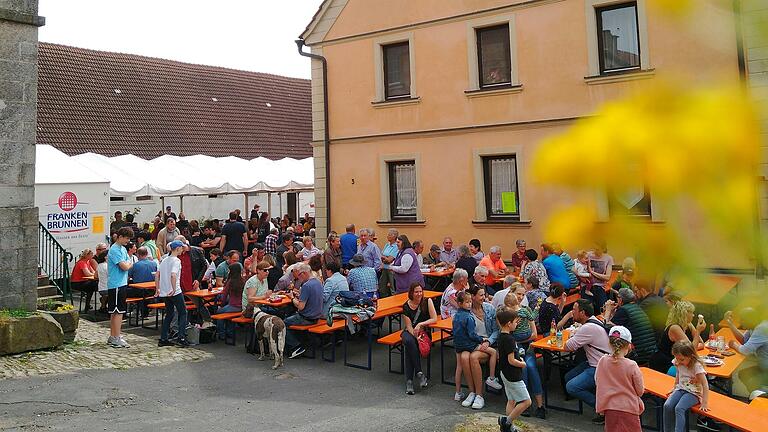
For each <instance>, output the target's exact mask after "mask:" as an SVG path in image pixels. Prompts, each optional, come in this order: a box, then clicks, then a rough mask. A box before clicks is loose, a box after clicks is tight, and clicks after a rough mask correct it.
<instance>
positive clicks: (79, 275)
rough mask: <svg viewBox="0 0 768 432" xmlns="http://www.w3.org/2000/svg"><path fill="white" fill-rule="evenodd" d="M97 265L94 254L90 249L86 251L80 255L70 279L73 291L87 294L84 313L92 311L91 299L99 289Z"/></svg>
mask: <svg viewBox="0 0 768 432" xmlns="http://www.w3.org/2000/svg"><path fill="white" fill-rule="evenodd" d="M95 263H96V262H95V261H94V260H93V252H92V251H91V250H90V249H84V250H83V251H82V252H81V253H80V258H78V260H77V262H76V263H75V267H74V268H73V269H72V276H71V277H70V281H71V282H72V289H76V290H78V291H80V292H83V293H85V294H86V297H85V309H84V311H83V312H84V313H86V312H88V311H89V310H91V298H93V293H95V292H96V290H97V289H98V287H99V282H98V281H97V280H96V267H94V266H93V264H95Z"/></svg>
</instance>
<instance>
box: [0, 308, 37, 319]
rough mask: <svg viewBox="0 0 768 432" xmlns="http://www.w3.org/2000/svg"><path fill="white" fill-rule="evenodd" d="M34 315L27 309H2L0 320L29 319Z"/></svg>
mask: <svg viewBox="0 0 768 432" xmlns="http://www.w3.org/2000/svg"><path fill="white" fill-rule="evenodd" d="M34 314H35V312H30V311H28V310H25V309H0V318H27V317H30V316H32V315H34Z"/></svg>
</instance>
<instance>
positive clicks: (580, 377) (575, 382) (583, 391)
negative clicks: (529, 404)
mask: <svg viewBox="0 0 768 432" xmlns="http://www.w3.org/2000/svg"><path fill="white" fill-rule="evenodd" d="M594 314H595V310H594V306H593V305H592V302H591V301H590V300H588V299H579V300H576V303H574V304H573V319H574V321H576V322H578V323H580V324H581V327H579V329H578V330H576V332H575V333H574V334H572V335H571V337H570V338H569V339H568V341H567V342H566V343H565V350H566V351H576V350H578V349H579V348H584V351H586V354H587V360H586V361H584V362H582V363H581V364H578V365H576V366H575V367H574V368H573V369H571V370H570V371H568V373H566V374H565V382H566V383H565V390H566V391H567V392H568V394H570V395H572V396H575V397H577V398H579V399H581V400H582V401H584V403H586V404H587V405H589V406H591V407H594V406H595V398H596V396H595V394H596V386H595V369H596V368H597V362H598V361H599V360H600V358H601V357H603V356H604V355H605V354H609V353H611V352H613V350H612V349H611V346H610V343H609V342H608V334H607V333H606V331H605V327H604V326H603V323H602V321H600V320H598V319H597V318H595V316H594ZM592 421H593V422H594V423H598V424H602V423H604V422H605V417H604V416H601V415H598V416H597V417H595V418H594V419H593V420H592Z"/></svg>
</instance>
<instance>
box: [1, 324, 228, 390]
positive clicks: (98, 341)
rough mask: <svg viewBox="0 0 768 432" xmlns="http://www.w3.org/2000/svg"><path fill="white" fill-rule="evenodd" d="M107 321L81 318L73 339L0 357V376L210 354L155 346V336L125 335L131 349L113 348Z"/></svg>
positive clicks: (148, 363) (195, 358) (122, 366)
mask: <svg viewBox="0 0 768 432" xmlns="http://www.w3.org/2000/svg"><path fill="white" fill-rule="evenodd" d="M107 323H108V322H105V323H101V324H99V323H92V322H90V321H86V320H84V319H81V320H80V324H79V327H78V330H77V336H76V338H75V341H74V342H73V343H70V344H65V345H64V346H63V347H61V348H59V349H55V350H51V351H37V352H32V353H25V354H18V355H11V356H2V357H0V379H6V378H19V377H27V376H36V375H49V374H61V373H72V372H75V371H78V370H83V369H131V368H137V367H146V366H159V365H165V364H170V363H174V362H179V361H200V360H205V359H208V358H212V357H213V354H211V353H208V352H205V351H201V350H198V349H194V348H177V347H163V348H159V347H158V346H157V339H156V338H147V337H144V336H139V335H135V334H124V336H125V338H126V340H127V341H128V343H129V344H130V345H131V347H130V348H112V347H110V346H108V345H107V344H106V343H105V342H106V340H107V336H109V328H108V327H107Z"/></svg>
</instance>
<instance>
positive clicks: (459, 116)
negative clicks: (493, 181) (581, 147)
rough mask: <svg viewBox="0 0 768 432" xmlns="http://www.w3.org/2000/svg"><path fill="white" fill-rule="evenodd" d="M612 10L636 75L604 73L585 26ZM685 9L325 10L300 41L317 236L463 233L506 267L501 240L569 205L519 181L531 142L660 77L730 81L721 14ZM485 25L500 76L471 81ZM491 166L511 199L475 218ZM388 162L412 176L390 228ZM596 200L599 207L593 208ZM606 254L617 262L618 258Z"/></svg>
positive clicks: (408, 1)
mask: <svg viewBox="0 0 768 432" xmlns="http://www.w3.org/2000/svg"><path fill="white" fill-rule="evenodd" d="M702 3H703V2H702ZM627 4H633V5H635V9H634V11H635V14H636V26H637V30H636V32H633V34H634V35H636V37H637V42H636V47H639V54H637V53H636V55H635V57H634V58H632V59H631V60H630V61H634V62H635V67H632V68H627V69H626V70H618V71H611V72H606V71H604V70H603V69H601V68H602V67H603V66H604V65H603V64H602V63H603V62H605V61H606V60H604V61H603V62H601V61H600V58H601V54H600V53H601V46H600V43H599V42H598V40H599V35H598V25H600V19H602V18H603V17H607V15H600V13H601V11H603V10H604V9H603V8H605V10H608V9H610V8H612V7H619V8H621V7H622V6H626V5H627ZM695 13H696V22H697V23H699V24H700V26H701V27H700V28H681V26H679V25H677V24H676V23H674V22H672V21H670V20H668V19H667V18H665V17H662V16H660V15H658V14H657V12H656V11H654V10H653V9H651V8H650V7H649V5H648V2H647V1H645V0H638V1H636V2H627V1H604V0H528V1H509V0H507V1H502V0H467V1H442V0H419V1H413V0H389V1H366V0H328V1H326V2H324V4H323V6H322V7H321V8H320V10H319V11H318V13H317V15H316V16H315V18H314V19H313V21H312V22H311V23H310V25H309V26H308V28H307V30H306V31H305V32H304V34H303V35H302V38H303V39H304V40H305V43H306V44H307V45H308V46H309V47H310V48H311V50H312V52H313V53H315V54H319V55H322V56H324V57H325V58H326V59H327V64H328V76H327V81H328V89H327V90H328V103H329V104H328V109H329V111H328V116H329V125H330V127H329V131H330V143H329V155H330V163H329V166H330V183H329V186H330V196H331V200H330V217H331V226H330V229H332V230H335V231H337V232H343V231H344V226H345V225H346V224H347V223H354V224H355V225H356V226H357V228H361V227H371V228H373V229H376V230H377V231H378V233H379V238H383V237H384V233H385V231H386V229H387V228H389V227H395V228H397V229H399V230H400V232H402V233H406V234H408V236H409V238H410V239H411V240H412V241H413V240H415V239H421V240H423V241H424V242H426V243H427V246H428V245H429V244H431V243H437V244H440V243H441V241H442V239H443V237H444V236H446V235H447V236H451V237H452V238H453V239H454V244H462V243H467V242H468V240H469V239H471V238H478V239H480V240H481V242H482V244H483V248H484V250H487V248H488V247H490V246H491V245H494V244H497V245H500V246H501V247H502V248H503V257H504V258H505V259H508V258H509V256H510V254H511V253H512V252H513V250H514V242H515V239H518V238H522V239H526V240H527V242H528V245H529V247H535V245H537V244H539V243H540V242H542V241H544V240H545V239H544V238H543V229H544V222H545V221H546V219H547V217H548V215H549V214H550V213H551V212H552V211H553V210H555V209H556V208H557V207H559V206H562V205H564V204H568V203H570V202H573V201H574V200H575V199H577V198H576V197H572V196H568V195H565V194H562V193H560V194H558V193H556V192H552V191H551V190H545V189H542V188H541V187H539V186H537V185H536V184H534V183H533V182H531V180H530V179H529V175H528V174H529V166H530V161H531V159H532V157H533V155H534V153H535V151H536V149H537V147H538V146H539V144H540V143H541V141H542V140H543V139H545V138H546V137H548V136H552V135H553V134H557V133H560V132H562V131H564V130H565V129H566V128H567V127H568V126H569V125H570V124H572V122H573V121H574V120H575V119H577V118H579V117H582V116H587V115H589V114H590V113H591V112H592V111H593V110H594V109H595V108H596V107H598V106H600V105H601V104H602V103H604V102H606V101H610V100H612V99H615V98H618V97H620V96H621V95H623V94H626V93H627V92H628V91H633V90H637V89H642V86H643V85H645V84H646V83H648V82H651V81H652V80H656V79H659V77H660V76H663V75H665V74H669V75H671V76H682V77H685V79H689V80H706V79H708V78H721V77H726V78H731V79H738V78H739V66H738V54H737V44H736V40H737V34H736V25H735V19H734V15H733V13H732V12H731V11H727V10H720V9H716V8H712V7H710V6H706V5H701V6H699V9H697V10H696V12H695ZM605 19H608V18H605ZM491 27H495V28H498V29H501V30H502V31H504V30H505V29H506V30H508V38H509V47H508V50H509V53H508V54H509V62H508V67H509V74H508V75H509V80H508V81H509V82H508V83H506V84H505V85H499V86H488V87H484V88H483V87H482V84H483V83H482V82H481V81H482V80H483V79H485V78H482V77H483V76H487V74H486V72H487V71H481V70H480V69H481V68H483V67H484V66H483V65H482V64H478V55H480V53H479V51H481V50H486V48H484V47H483V46H481V45H479V44H478V38H480V37H481V36H480V33H479V32H478V30H482V29H487V28H491ZM702 28H706V29H708V35H704V36H703V34H704V33H702V32H701V31H700V30H701V29H702ZM625 30H626V29H625ZM624 36H625V34H624V33H622V34H621V37H624ZM392 44H405V46H407V48H408V51H407V57H408V66H409V67H408V68H407V69H402V70H401V71H400V72H403V71H405V70H407V72H408V73H409V78H410V85H409V86H408V84H407V80H405V81H406V84H405V85H406V86H408V87H409V88H407V89H406V92H407V93H408V94H407V96H406V97H399V98H389V99H387V94H386V93H387V90H388V89H390V87H387V82H386V79H387V78H388V76H385V75H387V74H388V71H387V70H386V69H385V66H386V58H385V56H386V54H385V53H384V50H385V47H388V46H391V45H392ZM401 60H402V58H401ZM403 61H404V60H403ZM312 78H313V123H314V137H313V139H314V142H313V147H314V149H315V160H316V162H315V164H316V165H315V166H316V182H315V184H316V190H315V197H316V210H317V211H316V214H317V224H318V228H319V229H318V238H322V236H323V235H324V234H325V233H326V232H327V230H328V228H329V227H328V223H327V222H328V221H327V218H326V217H325V212H326V209H327V208H328V202H327V196H328V194H327V190H326V188H325V186H324V184H325V181H326V177H325V166H326V165H325V164H326V160H325V157H324V151H323V150H324V149H323V146H324V140H323V136H324V133H325V130H324V123H323V121H322V120H323V111H322V110H323V99H322V98H323V92H322V86H323V80H322V73H321V67H320V63H319V62H318V61H313V76H312ZM389 78H391V77H389ZM401 78H402V77H401ZM580 157H589V155H579V154H574V155H573V158H574V163H577V162H578V159H579V158H580ZM494 158H499V159H505V158H506V159H505V160H506V162H509V160H513V161H514V162H513V166H514V172H516V181H514V182H513V183H514V184H513V188H512V189H516V190H514V191H513V190H511V189H510V190H504V191H503V192H502V193H506V195H504V196H503V198H502V201H503V200H504V199H508V200H511V201H507V204H509V205H510V206H508V207H504V208H503V209H502V213H504V212H506V215H505V214H502V215H500V216H499V217H498V218H494V215H491V214H489V207H493V206H496V207H498V202H493V200H492V198H487V197H486V189H487V188H488V182H489V179H488V178H486V177H487V176H486V170H487V169H488V168H486V165H487V161H489V160H493V159H494ZM397 162H406V164H407V165H409V167H408V169H410V170H411V171H410V174H409V175H413V176H415V185H414V186H415V195H416V198H415V210H413V209H407V211H406V213H409V215H408V216H407V217H406V218H405V219H398V218H397V217H396V215H393V213H396V212H393V211H392V210H393V208H392V207H393V206H398V205H399V204H398V201H397V199H398V198H397V197H395V198H393V197H392V196H391V195H392V188H393V187H394V188H397V186H395V185H394V184H393V182H392V181H390V180H391V179H390V177H391V176H392V175H393V174H392V172H393V171H392V167H393V166H395V165H397ZM506 162H505V163H506ZM489 175H490V174H489ZM585 175H588V173H585ZM409 184H411V183H409ZM502 189H504V188H502ZM509 192H514V195H510V194H509ZM408 193H409V194H410V193H412V191H408ZM490 194H491V195H494V194H496V195H498V191H495V192H494V191H491V192H490ZM408 197H409V198H407V199H408V200H409V202H410V203H412V201H410V200H411V198H410V197H411V195H408ZM504 197H505V198H504ZM649 200H650V208H651V211H650V213H651V214H650V215H648V221H649V223H652V222H663V219H662V218H663V216H662V215H660V214H656V213H654V211H653V197H652V196H651V197H649ZM497 201H498V200H497ZM512 202H514V205H512ZM595 205H596V206H599V207H605V203H601V200H600V199H596V200H595ZM405 207H408V206H405ZM510 209H514V210H516V212H511V211H510ZM496 210H498V209H496ZM511 213H514V214H511ZM546 240H549V241H556V239H546ZM608 246H609V249H611V245H610V244H609V245H608ZM714 247H715V245H713V248H714ZM611 252H612V253H613V254H614V257H615V258H616V259H617V260H618V261H619V262H620V259H621V257H623V256H624V255H623V253H626V252H625V251H620V250H612V251H611ZM719 265H721V266H726V265H727V264H726V263H719ZM733 266H739V265H738V264H737V263H733Z"/></svg>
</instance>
